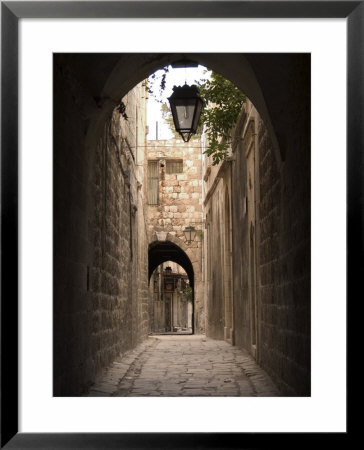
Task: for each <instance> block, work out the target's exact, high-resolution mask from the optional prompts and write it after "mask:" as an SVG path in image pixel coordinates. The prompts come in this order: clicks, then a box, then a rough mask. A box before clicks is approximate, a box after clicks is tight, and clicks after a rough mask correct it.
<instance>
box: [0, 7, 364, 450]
mask: <svg viewBox="0 0 364 450" xmlns="http://www.w3.org/2000/svg"><path fill="white" fill-rule="evenodd" d="M196 18H198V19H199V20H201V19H202V20H203V19H206V20H213V21H214V26H218V24H219V21H221V22H224V23H225V24H226V23H229V22H230V21H231V22H232V21H235V20H238V19H244V20H245V19H246V20H251V21H253V20H260V19H264V20H267V21H269V20H282V19H285V20H288V21H292V23H293V26H294V24H295V21H297V20H300V19H312V20H316V19H332V20H335V19H341V20H345V21H346V25H347V36H346V38H347V67H346V69H347V72H346V75H347V126H346V144H347V154H346V158H347V159H346V164H347V180H346V182H347V184H346V187H347V192H346V194H347V212H346V213H347V228H346V232H347V253H346V255H343V253H340V258H341V259H340V261H338V264H339V266H340V270H341V268H342V267H343V264H344V261H343V258H344V257H345V256H347V261H346V263H347V277H346V288H347V295H348V296H350V295H353V294H354V293H356V295H357V292H360V289H359V286H358V285H359V281H358V280H360V275H361V274H362V269H363V263H362V254H361V252H362V245H360V244H362V229H363V224H362V195H363V183H362V169H363V161H362V158H363V157H362V147H363V141H364V139H363V127H362V123H363V117H364V111H363V108H364V106H363V101H362V96H363V95H364V94H363V89H364V86H363V74H362V67H363V64H364V61H363V58H364V57H363V50H364V49H363V44H364V36H363V33H364V31H363V25H364V5H363V2H361V1H357V2H349V1H348V2H346V1H341V2H340V1H337V2H335V1H324V2H319V1H317V2H315V1H313V2H303V1H292V2H290V1H288V2H275V1H253V2H246V1H231V2H230V1H227V2H226V1H201V2H200V1H159V2H158V1H115V2H97V1H96V2H87V1H86V2H74V1H71V2H32V1H29V2H17V1H14V2H1V46H2V49H1V57H2V61H1V64H2V72H1V73H2V88H1V102H2V113H1V196H2V197H1V208H2V219H1V220H2V222H1V230H2V238H1V255H2V260H1V267H2V274H1V371H2V373H1V389H2V392H1V446H2V447H5V448H19V449H20V448H59V449H71V448H77V449H81V448H85V449H86V448H120V449H123V448H125V449H128V448H140V449H142V448H148V447H153V448H181V449H182V448H221V449H227V448H249V447H252V446H261V445H271V443H272V442H276V443H278V442H279V443H280V445H281V444H282V437H283V436H282V434H284V439H285V440H286V441H287V444H288V443H289V444H290V445H292V444H293V443H294V442H296V439H297V433H299V432H301V433H302V436H300V439H302V440H306V439H309V438H310V432H305V431H302V430H303V429H298V430H292V429H291V428H288V429H287V431H286V430H285V429H284V426H281V427H277V429H278V431H277V429H273V427H269V426H268V427H267V428H266V429H263V430H260V431H259V432H256V431H255V432H254V430H249V431H244V432H242V431H241V430H239V429H234V428H233V427H230V428H229V427H227V428H224V427H222V428H221V429H217V430H216V431H215V429H216V428H213V429H211V427H208V426H206V425H201V426H200V427H199V426H198V425H196V426H195V427H193V428H191V427H189V426H187V427H186V428H185V429H183V426H182V427H181V426H179V427H177V429H178V430H179V431H178V432H176V431H175V430H173V432H170V431H171V430H170V428H169V427H168V426H167V427H165V428H163V426H160V428H157V429H156V430H155V431H154V430H153V428H152V427H151V426H149V427H140V432H139V431H138V427H137V426H132V427H129V428H128V427H126V428H125V429H124V428H123V427H122V426H121V427H120V432H119V430H116V429H115V427H114V424H113V425H112V426H110V427H109V428H108V427H106V429H105V432H104V431H102V432H99V430H96V433H95V432H93V431H87V432H84V429H82V430H81V431H82V432H79V431H78V428H77V424H74V426H73V427H72V428H71V429H69V430H64V431H63V432H61V431H59V432H58V431H57V432H54V429H52V427H50V426H49V425H48V424H47V425H46V426H45V427H44V432H40V431H38V428H36V429H35V430H36V431H34V430H32V431H29V432H28V431H27V432H22V431H21V429H22V427H21V426H20V425H22V424H20V423H19V417H20V416H21V411H20V408H19V405H21V396H22V395H23V394H24V392H22V390H23V388H24V384H22V383H20V382H19V373H21V371H22V368H23V364H22V363H20V364H19V353H18V351H19V344H20V343H23V341H22V340H21V338H20V337H19V336H20V335H21V332H22V321H19V317H23V316H22V314H25V313H26V311H27V310H25V311H21V310H20V308H19V305H20V303H19V301H18V300H19V298H21V296H22V295H24V289H25V288H24V285H22V283H21V281H22V280H23V279H24V278H23V277H24V276H26V274H24V267H23V266H22V258H23V253H22V248H23V247H22V246H23V244H24V242H23V240H22V239H20V238H19V230H20V228H21V227H20V225H21V223H20V220H21V218H22V216H21V217H20V216H19V211H20V210H21V208H20V207H21V206H22V207H23V206H24V202H25V203H26V204H27V205H29V206H28V208H29V207H30V209H32V208H33V207H34V211H35V214H37V216H38V214H39V222H44V223H47V224H50V227H51V228H52V224H51V221H49V213H48V212H46V213H45V214H44V213H43V214H42V211H41V210H42V204H40V205H39V198H41V193H42V187H41V185H40V188H39V191H38V192H39V194H40V197H39V198H37V199H35V198H34V197H27V196H26V195H24V192H23V191H22V192H23V196H22V198H20V191H21V185H22V181H23V180H22V176H23V175H24V172H22V171H19V167H24V166H23V165H22V164H24V161H23V162H21V161H20V160H19V154H20V153H19V151H18V147H19V142H20V141H21V140H22V136H20V129H22V128H21V127H20V125H21V126H23V124H24V113H23V114H20V108H21V106H22V105H20V104H19V99H20V98H21V96H20V93H19V80H20V79H22V73H21V71H22V69H23V66H22V65H19V61H22V62H23V61H24V59H22V58H23V56H24V52H25V50H24V48H21V45H20V44H21V42H23V41H22V36H19V30H23V31H24V29H22V28H21V26H22V24H21V19H34V20H39V19H42V20H44V22H45V23H46V22H47V21H49V22H50V24H49V26H50V28H52V26H53V25H55V22H54V21H55V20H57V19H67V20H74V21H75V20H78V19H81V20H82V19H88V20H90V21H92V20H94V21H96V20H103V19H104V20H105V19H111V20H117V19H122V20H127V21H130V23H131V24H134V21H136V20H139V21H145V22H144V24H145V29H147V30H148V32H147V33H149V34H147V36H151V35H152V34H153V31H151V30H152V28H150V25H148V23H149V24H150V23H151V21H152V20H158V21H159V25H158V26H162V25H161V22H160V21H161V20H162V21H163V20H165V23H166V24H167V23H168V21H174V20H180V19H187V20H189V21H191V25H193V24H194V23H195V22H194V21H195V20H196ZM52 21H53V22H52ZM196 23H197V22H196ZM135 26H136V27H137V28H136V29H137V30H140V29H141V28H140V27H141V22H139V23H138V24H137V25H135ZM148 26H149V28H148ZM152 26H153V25H152ZM138 27H139V28H138ZM267 29H268V28H266V30H267ZM44 30H45V29H44ZM126 30H127V27H125V28H123V29H121V30H120V38H121V39H125V40H128V42H129V38H128V35H127V34H126V33H127V31H126ZM168 30H169V31H170V29H168ZM190 31H193V30H192V29H190V27H189V29H186V33H187V32H190ZM220 32H221V29H220ZM292 32H293V28H292ZM124 33H125V34H124ZM266 33H267V35H268V31H266ZM70 34H71V33H70ZM215 34H216V33H215ZM141 35H142V36H143V33H141ZM267 35H265V38H266V37H267ZM46 36H48V35H47V32H46V30H45V31H44V33H43V35H42V36H40V37H38V39H43V40H46ZM263 36H264V33H263ZM66 37H67V31H66V32H65V35H64V39H66ZM199 38H200V39H201V36H199V32H196V46H198V44H199V43H198V39H199ZM144 39H145V37H144ZM175 39H177V38H175ZM289 39H290V35H287V41H289ZM165 40H166V41H171V42H172V44H171V50H170V51H171V52H172V51H173V48H174V47H173V45H176V43H175V44H173V38H172V39H170V38H169V37H168V36H166V39H165ZM35 42H36V41H35ZM39 42H40V41H39ZM148 45H149V43H148ZM148 45H147V43H146V48H147V47H148ZM81 47H82V45H81ZM131 47H132V46H131ZM33 48H34V47H33ZM79 48H80V47H77V45H76V44H75V50H74V51H75V53H77V52H78V51H79ZM341 50H342V49H341ZM341 50H340V51H341ZM62 51H64V50H63V48H62V44H60V45H59V46H58V47H57V48H55V49H54V52H57V53H62ZM68 51H69V49H68V48H67V50H66V52H68ZM80 51H82V52H83V51H84V50H80ZM87 51H89V50H86V51H85V53H87ZM132 51H134V52H135V53H138V52H140V50H135V49H134V50H132ZM148 51H149V50H148V49H147V52H148ZM166 51H167V50H163V52H166ZM204 51H206V50H204ZM211 51H216V50H215V49H214V50H211ZM218 51H227V50H226V48H225V49H224V50H218ZM232 51H233V52H234V51H235V50H232ZM286 51H287V50H283V52H286ZM30 52H31V50H30ZM94 52H95V53H97V52H100V53H102V52H104V50H102V46H100V47H98V46H97V48H95V50H94ZM292 52H294V49H292ZM28 53H29V48H28ZM338 54H339V49H338ZM340 55H341V57H342V55H343V53H342V52H341V53H340ZM34 58H35V59H34V61H35V64H39V71H41V70H42V67H44V66H42V64H43V63H41V61H39V60H37V59H36V57H34ZM339 61H341V66H340V69H341V71H342V70H343V67H342V59H339ZM49 63H50V64H52V62H51V61H49V60H48V62H46V64H48V65H49ZM46 70H49V68H48V69H46ZM90 76H91V75H90ZM22 89H31V85H30V84H26V86H25V85H23V86H22ZM315 92H316V93H317V91H315V90H313V95H315ZM23 93H24V92H23ZM333 95H335V93H333ZM96 101H97V99H96ZM103 101H104V100H103ZM49 102H50V99H48V103H49ZM340 105H341V107H342V105H343V104H342V103H340ZM37 108H40V106H39V105H36V104H35V105H34V114H37ZM28 114H32V111H31V110H28ZM18 117H21V121H20V125H19V121H18ZM47 128H52V122H51V121H50V122H49V123H48V124H47ZM39 140H41V136H39ZM340 142H342V140H340ZM44 158H45V159H47V158H49V155H47V154H46V153H44ZM30 159H31V155H29V154H28V156H27V161H30ZM329 167H330V162H328V168H329ZM31 176H34V183H36V179H37V177H38V176H37V173H36V172H35V171H34V173H31ZM325 176H326V177H328V178H329V175H328V174H325ZM326 179H327V178H326ZM341 183H343V180H341ZM341 186H342V184H341ZM43 191H44V189H43ZM43 193H44V192H43ZM33 195H34V194H33ZM341 200H342V197H341ZM37 202H38V204H37ZM341 203H342V202H341ZM30 205H32V206H30ZM339 210H340V211H341V212H342V209H340V208H339ZM21 214H22V213H21ZM342 222H343V218H342V217H341V223H342ZM342 231H343V232H344V233H345V231H344V230H342ZM21 236H23V235H21ZM27 236H29V234H27ZM49 236H50V235H49ZM338 240H340V243H341V244H340V246H341V247H342V242H343V237H342V236H341V238H340V239H338ZM42 245H43V246H44V247H45V248H46V249H48V253H49V251H50V249H49V248H48V247H51V246H52V244H51V242H49V241H48V239H47V237H45V243H42ZM333 246H334V243H333ZM341 250H342V248H341ZM331 251H332V249H328V252H331ZM19 267H21V268H22V270H21V271H20V272H19ZM51 277H52V275H51V274H50V278H51ZM45 278H46V279H45V280H44V283H45V284H47V286H49V284H50V283H51V280H49V279H48V278H49V276H45ZM86 278H87V280H89V273H88V272H87V277H86ZM87 283H88V281H87ZM342 288H343V286H342V285H341V287H340V289H339V291H340V292H341V293H342ZM34 301H35V302H36V301H37V300H36V299H34ZM344 302H345V301H344V300H343V299H342V298H341V299H340V304H341V306H340V308H341V309H340V310H341V311H342V307H343V303H344ZM29 306H30V307H31V305H28V307H29ZM344 309H345V305H344ZM49 327H51V324H49ZM34 328H37V324H36V323H34ZM42 339H43V340H44V338H42V337H41V336H40V337H39V343H41V342H42ZM343 345H344V343H343ZM50 347H51V343H49V345H48V349H49V348H50ZM22 351H23V352H24V351H26V347H24V345H23V344H22ZM33 351H34V349H33ZM34 369H37V370H39V371H40V373H39V376H38V375H37V374H36V372H37V370H34V374H35V378H37V377H38V378H42V377H44V373H42V368H41V367H40V366H39V367H37V366H36V364H35V366H34ZM341 373H343V369H341ZM34 374H33V375H34ZM340 398H341V399H342V398H344V397H343V396H341V397H340ZM68 400H70V399H67V398H62V399H60V401H59V402H58V403H57V404H58V405H59V406H60V407H61V406H62V403H63V406H62V407H64V405H65V403H64V402H65V401H68ZM81 400H85V404H86V401H87V402H88V403H87V405H88V409H92V408H95V406H94V405H95V404H96V403H93V404H92V403H90V402H89V400H91V401H92V402H98V400H99V399H81ZM211 400H213V399H211ZM286 400H290V399H286ZM306 400H310V399H309V398H308V399H306ZM97 404H98V405H101V403H99V402H98V403H97ZM126 405H128V406H127V407H129V405H131V404H130V403H129V402H128V403H126ZM140 405H141V407H142V408H150V410H146V409H145V410H144V411H140V415H141V416H142V417H143V418H145V417H147V416H148V414H149V415H150V414H152V415H153V408H154V405H151V404H150V405H149V404H148V405H147V404H146V403H144V404H140ZM209 405H213V406H207V404H204V406H203V408H205V407H206V410H207V409H209V410H210V411H209V413H210V414H211V413H212V411H213V410H214V408H216V411H218V414H217V415H220V414H221V420H222V421H224V420H230V419H229V418H228V419H226V417H232V416H231V413H229V414H230V416H229V415H228V416H224V414H222V411H221V410H220V409H219V408H221V409H223V408H224V405H223V404H222V403H219V402H217V401H216V403H210V404H209ZM249 405H250V403H249ZM341 405H342V402H341ZM306 406H307V403H306ZM306 406H304V407H303V410H304V411H309V409H307V410H306V409H305V407H306ZM28 408H29V406H28ZM133 408H134V409H133V414H134V415H135V414H136V413H137V411H136V410H135V406H133ZM70 409H72V408H70ZM63 411H64V413H65V414H67V412H66V411H67V406H66V409H65V410H63ZM261 411H262V413H263V407H262V410H261ZM124 413H125V411H124ZM194 413H195V412H194ZM70 414H71V412H70ZM133 414H131V415H133ZM168 414H169V413H168ZM201 414H202V415H203V413H201ZM126 415H127V414H126ZM154 415H155V414H154ZM160 417H161V419H163V415H161V416H160ZM176 417H177V416H176ZM178 420H182V419H180V417H178ZM186 421H187V418H186ZM187 422H188V421H187ZM41 425H42V424H39V429H40V428H41ZM59 429H60V428H59ZM161 429H162V430H163V432H162V431H161ZM181 429H182V431H181ZM19 430H20V431H19ZM125 430H126V431H125ZM130 430H134V431H130ZM135 430H137V431H135ZM146 430H147V431H146ZM225 430H228V431H225ZM49 431H51V432H49ZM292 431H294V432H293V433H292ZM320 431H322V433H327V432H329V433H331V434H333V433H335V430H332V429H330V430H329V431H328V429H323V430H315V433H316V434H315V439H317V437H318V434H319V433H320ZM347 437H348V433H347V430H346V431H345V430H343V429H342V428H340V429H339V430H338V432H337V433H336V436H335V439H339V440H340V439H346V438H347Z"/></svg>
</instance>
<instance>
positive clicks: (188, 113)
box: [176, 99, 195, 131]
mask: <svg viewBox="0 0 364 450" xmlns="http://www.w3.org/2000/svg"><path fill="white" fill-rule="evenodd" d="M179 103H181V104H179ZM176 111H177V118H178V127H179V129H180V130H181V131H183V130H188V131H189V130H191V128H192V125H193V113H194V111H195V101H194V100H187V99H186V100H181V101H177V102H176Z"/></svg>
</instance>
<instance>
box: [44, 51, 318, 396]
mask: <svg viewBox="0 0 364 450" xmlns="http://www.w3.org/2000/svg"><path fill="white" fill-rule="evenodd" d="M182 57H185V58H189V59H191V60H195V61H198V62H199V63H201V64H203V65H205V66H206V67H208V68H210V69H213V70H215V71H216V72H219V73H221V74H222V75H223V76H225V77H226V78H227V79H229V80H230V81H232V82H233V83H235V84H236V85H237V86H238V87H239V88H240V89H241V90H242V91H243V92H244V93H245V94H246V95H247V96H248V97H249V99H250V100H251V101H252V103H253V104H254V106H255V107H256V109H257V110H258V112H259V114H260V116H261V118H262V120H263V122H264V125H265V129H263V128H264V127H261V124H260V122H259V121H257V124H256V129H257V132H258V134H257V136H258V137H257V138H256V139H257V141H258V140H259V142H257V145H258V144H259V149H261V150H262V152H261V153H259V154H258V155H257V156H259V158H261V159H257V171H258V172H259V177H260V184H259V189H260V193H259V199H258V200H259V202H260V203H259V205H258V206H259V207H257V212H259V214H260V217H259V221H260V222H261V224H262V226H261V228H260V230H257V233H258V232H259V236H258V237H259V242H258V244H259V243H260V246H259V245H257V260H259V261H260V262H259V264H260V269H259V272H257V280H256V281H255V280H254V279H253V278H252V281H251V283H257V285H258V286H259V289H260V295H261V297H260V300H261V302H260V303H258V302H257V305H258V306H259V314H257V318H258V320H259V322H260V323H261V325H262V331H261V332H259V333H260V334H259V333H258V335H257V340H258V341H259V340H260V341H261V342H262V345H261V348H262V352H261V355H260V357H259V362H261V363H262V365H265V367H266V368H268V369H269V370H270V372H271V373H273V374H274V375H275V376H277V377H278V378H281V379H282V380H283V381H282V384H283V385H287V391H289V392H293V393H294V392H301V393H302V392H303V393H304V394H305V395H307V392H308V391H309V376H308V375H307V374H309V370H310V366H309V361H310V353H309V339H310V325H309V319H310V267H309V260H310V233H309V227H310V212H309V211H310V210H309V206H310V57H309V55H305V54H244V55H243V54H213V53H210V54H193V53H192V54H186V55H181V54H88V55H80V54H77V55H76V54H74V55H67V54H63V55H62V54H57V55H55V58H54V86H55V90H54V128H53V129H54V158H53V161H54V189H53V193H54V221H53V224H54V234H53V236H54V252H53V254H54V264H53V267H54V277H53V279H54V312H55V316H54V324H55V326H54V333H55V336H57V339H55V347H54V348H55V351H54V354H55V358H54V373H55V380H54V386H55V391H54V392H55V395H57V394H58V395H74V394H77V393H79V392H80V390H82V389H84V388H85V386H87V385H88V384H89V383H90V382H91V381H92V380H93V379H94V378H95V375H96V374H97V373H98V372H99V371H100V370H101V369H102V368H103V367H105V366H106V365H107V364H109V363H110V362H112V361H113V358H115V356H116V355H117V354H118V352H120V351H125V350H128V349H129V348H133V346H135V345H136V344H137V343H138V342H140V341H141V340H143V339H145V337H146V335H147V333H146V330H147V321H148V318H147V314H146V313H145V302H144V303H143V302H142V301H139V300H138V298H139V297H138V295H139V292H142V291H143V290H146V289H145V286H144V285H142V282H143V283H146V284H147V280H148V272H149V268H148V261H146V259H147V253H148V252H147V251H146V249H147V248H148V246H147V245H144V243H143V242H137V240H136V239H137V234H136V233H133V230H134V229H135V228H136V227H135V228H134V225H135V224H136V223H140V224H142V225H143V226H144V224H143V218H142V217H141V212H142V205H141V204H136V203H134V200H136V199H137V198H138V192H140V191H139V189H141V188H140V185H138V184H137V183H135V186H134V190H132V189H130V181H133V180H131V178H130V171H129V170H123V171H119V172H117V177H116V176H114V175H115V174H113V173H112V170H111V169H112V167H117V164H119V161H118V157H119V155H118V153H117V150H118V149H117V148H116V146H115V145H114V142H113V141H112V139H111V137H110V133H109V129H108V128H107V127H108V126H109V123H110V120H109V119H110V117H111V114H112V112H113V110H114V109H115V106H117V105H118V104H119V102H120V99H121V98H122V97H123V96H124V95H125V94H127V93H128V92H129V90H130V89H132V88H133V87H134V86H135V85H136V84H137V83H138V82H139V81H141V80H143V79H144V78H145V77H146V76H147V75H148V74H150V73H152V72H153V71H155V70H156V69H158V68H160V67H163V66H165V65H167V64H169V63H171V62H173V61H176V60H178V59H181V58H182ZM247 129H248V127H243V128H242V134H243V135H244V133H245V132H246V130H247ZM254 134H255V131H254ZM243 137H244V136H243ZM109 138H110V139H109ZM258 138H259V139H258ZM239 142H240V144H238V149H237V150H236V151H235V155H234V161H229V164H230V162H231V172H232V177H234V179H235V180H241V181H240V182H239V183H236V184H234V185H233V186H232V191H231V197H230V203H231V209H230V215H231V228H232V229H233V236H234V241H233V242H232V244H231V253H232V255H231V258H232V271H233V272H234V273H233V274H232V288H233V292H232V298H233V299H234V301H233V302H232V305H231V306H232V309H233V312H234V317H236V318H237V320H238V323H237V327H238V328H237V331H239V333H237V337H236V340H235V342H236V344H237V345H239V346H244V345H245V343H246V342H248V343H249V347H250V329H251V328H250V326H249V325H250V324H249V323H248V321H247V320H246V318H247V317H248V314H247V308H246V305H245V303H244V302H243V301H235V299H243V297H245V298H247V297H248V295H247V287H248V281H247V280H246V279H245V278H246V274H245V273H244V270H245V269H244V268H246V267H248V261H247V255H248V254H249V253H248V251H246V249H245V250H244V247H243V245H240V244H241V242H245V241H246V240H247V231H248V230H249V228H248V227H247V223H246V222H247V217H248V214H247V211H249V200H248V199H247V197H248V196H247V192H246V186H245V184H244V180H245V179H246V177H245V175H244V174H246V161H245V159H244V158H245V155H244V152H245V147H244V145H243V144H242V141H239ZM243 156H244V157H243ZM112 158H113V160H114V162H116V164H114V162H113V161H111V159H112ZM111 163H112V164H114V166H112V164H111ZM132 164H133V162H131V166H130V167H132ZM115 171H116V169H115ZM97 177H98V178H99V179H102V181H103V182H102V183H99V184H98V185H95V183H94V180H95V179H96V178H97ZM244 177H245V178H244ZM113 180H114V181H115V183H114V184H115V186H117V189H114V187H115V186H114V185H112V182H113ZM134 181H135V180H134ZM120 199H121V200H122V201H120ZM95 210H97V211H98V220H97V221H96V222H95ZM226 213H227V214H228V213H229V211H226ZM139 216H140V217H139ZM210 228H211V226H210ZM109 232H110V233H109ZM107 233H109V234H107ZM206 234H207V233H206ZM95 235H96V239H95ZM220 237H221V236H219V238H220ZM206 241H207V239H206ZM222 242H223V241H222V239H221V240H220V243H222ZM236 242H237V243H238V245H236ZM210 244H212V245H214V244H215V241H214V240H210ZM225 244H226V245H225V247H226V248H227V249H228V242H226V243H225ZM155 245H156V248H155V249H154V250H153V249H151V254H152V255H153V258H152V259H151V260H152V261H155V262H156V261H157V260H158V258H160V257H161V255H162V247H157V244H155ZM168 245H169V244H167V243H166V245H165V247H164V250H168V251H170V252H171V251H172V250H175V248H174V247H173V246H169V247H168ZM138 249H139V250H140V249H142V251H139V253H138V251H137V250H138ZM158 249H159V250H160V251H159V250H158ZM185 253H186V252H185ZM178 255H179V257H180V258H182V256H181V253H178ZM222 255H224V254H223V253H222ZM225 255H226V253H225ZM168 258H170V259H171V260H173V258H171V257H170V256H168ZM182 259H183V258H182ZM155 262H154V263H153V264H155ZM190 263H191V261H190ZM193 263H194V262H193V261H192V266H193ZM181 265H182V266H183V264H181ZM184 265H185V266H186V268H187V269H188V271H189V272H190V274H191V276H193V280H194V285H195V287H196V290H197V284H198V280H197V278H198V276H199V272H198V271H197V270H193V271H192V270H191V266H189V264H188V261H187V260H185V261H184ZM141 266H143V270H142V271H139V272H138V271H137V270H136V268H138V267H141ZM144 267H145V270H144ZM193 267H194V266H193ZM211 268H212V267H211V266H210V269H211ZM243 269H244V270H243ZM239 270H240V271H241V273H238V271H239ZM186 271H187V270H186ZM120 274H121V277H120V276H119V275H120ZM143 280H145V281H143ZM221 285H222V284H221ZM124 297H125V298H124ZM196 298H197V296H196ZM65 299H66V300H65ZM260 300H259V301H260ZM115 305H116V306H117V308H118V311H115ZM283 306H284V307H283ZM143 308H144V309H143ZM195 314H196V317H197V316H198V315H199V314H200V312H199V310H198V305H197V301H196V311H195ZM120 317H122V320H121V319H120ZM140 317H142V319H141V320H139V318H140ZM203 319H204V318H203ZM196 323H198V320H196ZM273 330H274V331H273ZM277 330H278V331H279V333H281V334H282V335H283V336H285V337H287V339H277V336H280V334H278V333H277V332H276V331H277ZM197 331H198V330H197ZM258 331H259V330H258ZM292 336H295V340H296V342H297V345H295V346H294V348H291V347H290V346H288V345H286V342H291V341H289V339H291V337H292ZM288 338H289V339H288ZM75 342H77V346H75V345H74V343H75ZM90 342H91V345H90ZM284 346H285V347H284ZM300 348H304V350H305V351H300ZM272 350H274V351H275V354H278V355H279V357H277V358H271V355H272V354H273V352H272ZM65 361H67V364H65ZM283 366H284V367H285V368H286V370H285V373H284V374H282V373H281V372H282V371H281V367H283ZM297 367H298V368H299V369H298V370H296V369H297ZM67 380H68V381H67ZM290 389H291V390H290Z"/></svg>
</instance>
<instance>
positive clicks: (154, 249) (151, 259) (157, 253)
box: [148, 241, 195, 333]
mask: <svg viewBox="0 0 364 450" xmlns="http://www.w3.org/2000/svg"><path fill="white" fill-rule="evenodd" d="M167 261H173V262H175V263H176V264H179V265H180V266H181V267H182V268H183V269H184V270H185V271H186V273H187V276H188V279H189V283H190V286H191V288H192V333H193V332H194V330H195V325H194V288H195V286H194V281H195V275H194V270H193V266H192V263H191V260H190V258H189V257H188V255H187V254H186V253H185V252H184V251H183V250H182V249H181V248H180V247H179V246H178V245H176V244H175V243H173V242H171V241H155V242H152V243H151V244H149V249H148V281H149V282H150V279H151V276H152V274H153V272H154V271H155V269H156V268H157V267H158V266H159V265H161V264H163V263H164V262H167Z"/></svg>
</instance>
